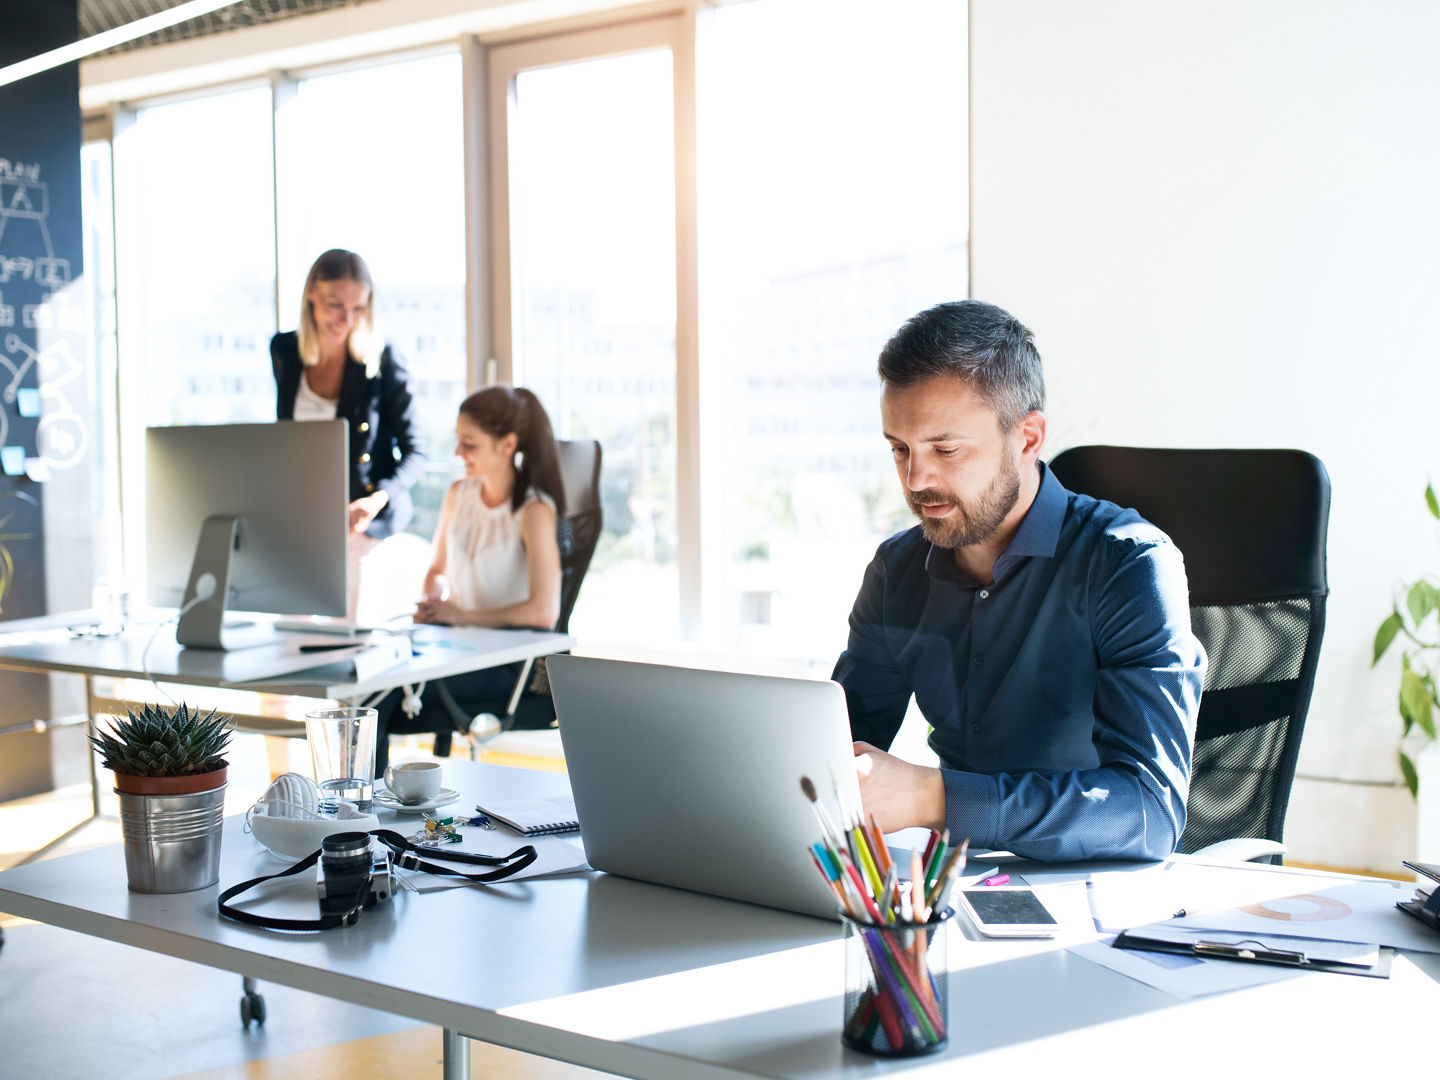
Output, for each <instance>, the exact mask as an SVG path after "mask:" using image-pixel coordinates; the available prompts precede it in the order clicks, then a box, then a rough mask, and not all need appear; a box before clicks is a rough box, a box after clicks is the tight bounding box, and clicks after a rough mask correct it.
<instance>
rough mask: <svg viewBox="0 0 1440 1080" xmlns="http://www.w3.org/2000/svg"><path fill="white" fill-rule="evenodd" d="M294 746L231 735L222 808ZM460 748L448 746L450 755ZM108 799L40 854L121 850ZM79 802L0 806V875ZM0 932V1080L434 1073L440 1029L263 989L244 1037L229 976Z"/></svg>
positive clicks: (478, 1050) (85, 791)
mask: <svg viewBox="0 0 1440 1080" xmlns="http://www.w3.org/2000/svg"><path fill="white" fill-rule="evenodd" d="M427 742H428V740H425V739H421V738H420V737H412V738H410V739H407V740H404V741H403V742H401V741H400V740H397V745H396V747H395V749H394V750H393V751H392V760H394V759H396V758H404V757H426V756H428V752H427V749H428V748H427V746H426V743H427ZM277 744H278V745H277ZM292 746H298V747H299V748H300V749H301V750H302V751H303V743H300V742H294V743H293V744H292V743H291V742H290V741H287V740H273V741H271V742H270V744H269V752H268V753H267V747H266V740H264V739H262V738H261V737H260V736H249V735H246V736H240V737H238V738H237V739H236V746H235V748H234V750H233V752H232V753H231V755H230V759H231V770H230V788H229V790H228V791H227V795H226V806H227V809H228V810H229V811H230V812H232V813H234V812H238V811H239V810H240V809H241V808H243V807H245V806H248V805H249V804H250V803H252V802H253V801H254V800H255V798H256V797H258V795H259V794H260V793H261V792H262V791H263V790H264V788H265V787H266V786H267V785H268V783H269V781H270V776H271V773H272V771H274V770H275V769H276V768H280V767H282V766H283V765H284V763H285V761H286V758H287V756H288V755H289V754H290V753H292V752H293V750H292ZM522 749H523V747H522ZM464 752H465V751H464V748H463V747H461V746H457V747H456V753H464ZM486 758H487V760H494V759H500V760H506V759H504V758H499V757H498V755H491V754H487V755H486ZM507 763H510V764H531V765H533V766H535V767H541V768H545V767H554V766H553V764H552V763H550V762H547V761H545V760H544V759H543V758H540V759H529V760H526V759H523V758H517V757H514V756H510V757H509V759H508V760H507ZM297 764H298V763H297ZM282 771H283V770H282ZM101 775H102V778H103V777H104V775H105V774H104V773H102V774H101ZM102 782H103V781H102ZM105 794H106V796H107V798H106V799H105V800H102V811H103V812H102V816H101V818H99V819H98V820H95V821H92V822H90V823H88V824H86V825H84V826H83V827H82V828H80V829H79V830H78V831H77V832H76V833H74V834H73V835H71V836H70V837H68V838H66V839H65V840H64V841H63V842H62V843H60V844H59V845H57V846H56V848H55V849H54V850H53V851H51V852H49V853H47V856H46V857H48V858H54V857H56V856H58V855H65V854H70V853H73V852H76V851H81V850H84V849H86V848H90V847H95V846H99V845H102V844H112V843H117V842H118V841H119V838H120V835H119V823H118V821H116V819H115V807H114V796H113V794H112V793H110V792H108V791H107V792H106V793H105ZM89 805H90V792H89V786H88V784H76V785H71V786H66V787H63V788H61V789H60V790H58V791H54V792H50V793H47V794H44V795H37V796H32V797H30V798H25V799H17V800H14V801H11V802H7V803H0V867H4V866H11V865H14V864H15V863H17V862H18V861H19V860H20V859H22V858H24V857H25V856H26V855H27V854H28V853H29V852H30V851H32V850H33V849H35V848H37V847H39V846H41V845H42V844H44V843H46V842H47V841H48V840H50V839H51V838H53V837H54V836H56V835H58V834H59V833H61V832H63V831H64V830H65V829H66V828H67V827H69V826H70V825H72V824H74V823H75V822H78V821H80V820H81V819H83V818H84V817H85V815H86V813H87V812H88V810H89ZM117 857H118V854H117ZM0 927H3V928H4V931H5V944H4V946H3V948H0V1047H3V1048H4V1050H3V1059H4V1061H3V1065H0V1073H3V1075H5V1076H7V1077H9V1076H14V1077H46V1078H47V1080H49V1078H54V1080H68V1078H80V1077H86V1078H89V1077H102V1076H103V1077H105V1078H106V1080H181V1078H183V1080H372V1078H373V1080H401V1078H405V1080H410V1078H416V1080H424V1078H427V1077H436V1078H438V1077H440V1075H441V1056H440V1055H441V1033H440V1029H439V1028H437V1027H431V1026H426V1025H421V1024H417V1023H416V1021H414V1020H412V1019H409V1018H407V1017H403V1016H395V1015H391V1014H388V1013H382V1012H376V1011H374V1010H372V1009H363V1008H360V1007H358V1006H352V1005H347V1004H344V1003H342V1002H337V1001H332V1000H330V999H329V998H325V997H321V996H318V995H315V994H307V993H304V992H301V991H298V990H290V989H287V988H285V987H282V986H277V985H274V984H268V983H261V984H260V986H259V990H260V992H261V993H262V994H263V995H264V997H265V1004H266V1011H267V1014H268V1019H267V1021H266V1023H265V1025H264V1026H263V1027H255V1026H252V1027H250V1028H249V1029H245V1028H242V1027H241V1024H240V1013H239V1001H240V988H241V987H240V977H239V976H238V975H235V974H232V973H230V972H224V971H217V970H214V969H212V968H207V967H204V966H202V965H199V964H192V963H189V962H186V961H183V960H175V959H172V958H170V957H166V956H160V955H157V954H155V953H150V952H146V951H144V950H141V949H133V948H130V947H128V946H125V945H118V944H114V943H112V942H107V941H102V940H100V939H97V938H91V937H86V936H84V935H81V934H77V933H73V932H71V931H67V930H60V929H56V928H55V927H50V926H44V925H40V924H36V923H32V922H28V921H26V920H22V919H16V918H13V917H11V916H8V915H5V914H0ZM470 1062H471V1075H472V1076H473V1077H475V1080H499V1078H502V1077H504V1078H509V1077H525V1078H535V1080H598V1078H599V1077H601V1076H603V1075H605V1074H602V1073H597V1072H594V1071H592V1070H589V1069H582V1068H578V1067H576V1066H571V1065H564V1064H561V1063H559V1062H553V1061H547V1060H545V1059H543V1058H536V1057H532V1056H530V1055H528V1054H520V1053H516V1052H514V1051H509V1050H504V1049H502V1048H499V1047H491V1046H486V1045H484V1044H481V1043H471V1044H470Z"/></svg>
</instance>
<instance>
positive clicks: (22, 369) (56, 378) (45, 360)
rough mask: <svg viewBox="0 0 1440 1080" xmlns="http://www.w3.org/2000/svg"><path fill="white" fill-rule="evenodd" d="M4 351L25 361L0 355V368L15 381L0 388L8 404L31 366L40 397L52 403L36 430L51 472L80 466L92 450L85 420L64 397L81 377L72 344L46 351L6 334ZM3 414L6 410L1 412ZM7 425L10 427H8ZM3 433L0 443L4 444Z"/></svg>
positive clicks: (38, 447)
mask: <svg viewBox="0 0 1440 1080" xmlns="http://www.w3.org/2000/svg"><path fill="white" fill-rule="evenodd" d="M5 350H6V352H8V353H10V354H11V356H15V357H17V358H18V356H19V355H21V354H23V356H24V359H23V360H21V361H20V362H19V363H15V362H14V361H12V359H11V357H10V356H6V355H4V354H0V365H3V366H4V367H6V368H8V369H9V370H10V373H11V376H12V378H11V379H10V382H9V384H8V385H6V386H5V387H4V388H3V389H0V399H3V400H4V401H5V402H6V403H7V404H9V403H11V402H14V401H15V399H16V397H17V396H18V395H19V392H20V382H21V380H22V379H24V377H25V375H26V373H27V372H28V371H29V370H30V368H31V367H38V368H39V377H40V396H41V397H43V398H45V400H46V401H47V402H49V403H51V406H50V407H49V408H47V409H46V410H45V412H44V415H43V416H42V417H41V418H40V423H39V425H38V426H37V427H36V430H35V449H36V451H37V453H38V454H39V456H40V457H41V458H42V459H43V460H44V461H45V463H46V464H47V465H49V466H50V467H51V468H52V469H68V468H71V467H72V466H74V465H76V464H78V463H79V462H80V460H81V458H83V457H84V456H85V451H86V449H87V448H88V447H89V433H88V431H87V429H86V425H85V418H84V417H83V416H82V415H81V414H80V413H78V412H77V411H76V410H75V408H74V407H73V406H72V405H71V404H70V399H69V397H67V396H66V394H65V386H66V384H67V383H70V382H74V381H75V380H76V379H78V378H79V377H80V375H81V369H80V361H79V360H77V359H76V358H75V354H74V353H72V352H71V351H70V343H69V342H67V341H57V342H56V343H55V344H53V345H47V346H46V347H45V348H44V349H39V350H37V349H35V348H33V347H31V345H30V343H29V342H27V341H26V340H25V339H24V338H22V337H21V336H20V335H19V334H6V335H5ZM0 415H3V410H0ZM7 426H8V425H7ZM3 435H4V433H3V432H0V442H3V441H4V439H3Z"/></svg>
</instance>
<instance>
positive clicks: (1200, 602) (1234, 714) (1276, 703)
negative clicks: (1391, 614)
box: [1050, 446, 1330, 861]
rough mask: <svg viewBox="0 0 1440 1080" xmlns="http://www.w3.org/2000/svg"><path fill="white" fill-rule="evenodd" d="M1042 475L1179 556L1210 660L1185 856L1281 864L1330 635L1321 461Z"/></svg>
mask: <svg viewBox="0 0 1440 1080" xmlns="http://www.w3.org/2000/svg"><path fill="white" fill-rule="evenodd" d="M1050 468H1051V470H1052V471H1053V472H1054V473H1055V476H1056V477H1057V478H1058V479H1059V480H1060V482H1061V483H1063V484H1064V485H1065V486H1066V487H1067V488H1069V489H1070V490H1072V491H1077V492H1083V493H1084V494H1086V495H1093V496H1095V497H1096V498H1100V499H1107V500H1109V501H1110V502H1113V503H1116V504H1118V505H1120V506H1125V507H1130V508H1132V509H1134V510H1136V511H1138V512H1139V513H1140V514H1141V515H1142V516H1143V517H1144V518H1145V519H1146V520H1148V521H1150V522H1151V523H1153V524H1154V525H1156V526H1158V527H1159V528H1161V529H1163V530H1164V531H1165V532H1166V533H1167V534H1168V535H1169V536H1170V539H1171V540H1173V541H1174V542H1175V545H1176V547H1178V548H1179V549H1180V551H1181V553H1182V554H1183V555H1184V556H1185V572H1186V574H1187V576H1188V578H1189V583H1190V618H1191V623H1192V625H1193V627H1194V630H1195V634H1196V636H1198V637H1199V638H1200V641H1201V643H1202V644H1203V645H1204V646H1205V651H1206V653H1207V654H1208V655H1209V658H1210V663H1209V668H1208V670H1207V672H1206V675H1205V690H1204V694H1203V696H1202V698H1201V701H1200V715H1199V718H1198V720H1197V722H1196V731H1195V754H1194V759H1193V764H1192V770H1191V786H1190V800H1189V804H1188V812H1187V817H1186V825H1185V833H1184V835H1183V836H1182V837H1181V839H1180V849H1181V850H1182V851H1185V852H1195V851H1198V850H1200V849H1201V848H1205V847H1208V846H1210V845H1212V844H1216V843H1217V842H1221V841H1226V840H1237V839H1238V838H1242V837H1244V838H1257V839H1260V840H1266V841H1271V842H1272V843H1271V844H1268V845H1264V844H1257V845H1247V848H1246V849H1245V850H1243V851H1242V849H1240V848H1236V847H1232V849H1231V851H1230V852H1228V853H1231V854H1239V855H1240V857H1242V858H1243V857H1247V856H1249V855H1250V854H1251V853H1264V854H1267V855H1272V856H1273V857H1274V860H1275V861H1278V858H1279V854H1280V853H1281V852H1283V851H1284V845H1283V844H1282V843H1281V837H1282V835H1283V833H1284V828H1285V809H1286V806H1287V804H1288V803H1289V801H1290V786H1291V783H1292V781H1293V780H1294V777H1295V764H1296V761H1297V759H1298V758H1299V755H1300V736H1301V734H1302V733H1303V731H1304V728H1305V713H1306V710H1307V709H1308V708H1309V705H1310V692H1311V689H1312V688H1313V686H1314V683H1315V667H1316V663H1317V661H1318V659H1319V656H1320V638H1321V635H1322V633H1323V632H1324V628H1325V598H1326V595H1327V594H1328V592H1329V588H1328V586H1327V584H1326V578H1325V536H1326V528H1327V525H1328V522H1329V518H1330V478H1329V476H1328V475H1327V474H1326V472H1325V467H1324V465H1322V464H1321V463H1320V461H1319V459H1318V458H1316V457H1314V456H1312V455H1310V454H1307V453H1305V452H1303V451H1300V450H1151V449H1141V448H1136V447H1124V446H1079V447H1075V448H1073V449H1070V450H1066V451H1064V452H1062V453H1061V454H1059V455H1057V456H1056V458H1055V460H1054V461H1052V462H1051V463H1050Z"/></svg>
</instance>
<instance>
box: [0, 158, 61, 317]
mask: <svg viewBox="0 0 1440 1080" xmlns="http://www.w3.org/2000/svg"><path fill="white" fill-rule="evenodd" d="M0 161H3V159H0ZM19 171H20V175H19V176H17V175H16V169H15V167H13V166H11V165H10V163H9V162H8V161H7V162H4V168H3V169H0V240H4V239H5V230H6V228H8V227H9V225H10V222H11V221H33V222H35V224H36V225H37V226H39V229H40V238H41V239H42V240H44V241H45V255H44V257H43V258H37V259H27V258H24V257H16V258H6V257H5V256H3V255H0V285H3V284H4V283H5V282H7V281H9V280H10V278H11V277H20V278H26V279H29V280H31V281H34V282H36V283H37V284H40V285H43V286H45V287H46V288H47V289H52V290H53V289H58V288H60V287H62V286H64V285H66V284H68V283H69V281H70V260H69V259H58V258H56V257H55V245H54V244H52V243H51V242H50V226H49V223H48V222H47V220H46V219H47V218H48V217H49V216H50V186H49V185H48V184H46V183H44V182H43V181H41V180H40V179H39V178H38V177H39V175H40V169H39V166H32V167H31V168H30V169H28V170H27V169H26V168H25V167H24V166H20V167H19ZM26 325H30V324H29V323H27V324H26Z"/></svg>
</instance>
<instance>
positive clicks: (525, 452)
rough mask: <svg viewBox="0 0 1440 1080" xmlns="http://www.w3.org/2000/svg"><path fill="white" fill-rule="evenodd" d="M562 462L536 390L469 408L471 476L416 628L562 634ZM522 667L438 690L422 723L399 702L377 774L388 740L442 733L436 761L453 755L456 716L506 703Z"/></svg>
mask: <svg viewBox="0 0 1440 1080" xmlns="http://www.w3.org/2000/svg"><path fill="white" fill-rule="evenodd" d="M558 453H559V452H558V450H557V448H556V446H555V436H554V435H553V434H552V432H551V428H550V418H549V416H547V415H546V413H545V409H544V407H543V406H542V405H541V404H540V401H539V399H538V398H536V397H535V395H534V394H532V393H531V392H530V391H529V390H525V389H521V388H515V389H512V388H510V387H508V386H492V387H489V388H487V389H485V390H481V391H479V392H477V393H474V394H471V395H470V396H469V397H468V398H466V399H465V400H464V401H463V402H462V403H461V405H460V415H459V417H458V418H457V419H456V422H455V455H456V456H457V457H458V458H460V460H461V461H462V462H464V465H465V476H464V477H463V478H462V479H460V480H456V481H455V482H454V483H453V484H451V485H450V490H449V491H448V492H446V494H445V503H444V506H443V507H442V508H441V510H440V521H439V524H438V525H437V526H436V528H435V549H434V550H435V555H434V558H433V560H432V561H431V564H430V569H429V571H428V572H427V573H426V575H425V587H424V592H425V596H424V599H422V600H421V601H420V602H419V603H418V604H417V605H416V608H415V621H416V622H417V623H438V624H442V625H446V626H514V627H529V628H531V629H539V630H550V629H553V628H554V626H555V620H556V619H557V618H558V617H559V614H560V548H559V545H558V544H557V542H556V539H555V525H556V522H557V520H558V519H559V517H560V516H561V515H563V514H564V513H565V492H564V488H563V486H562V483H561V479H560V465H559V456H558ZM520 668H521V665H520V664H518V663H517V664H509V665H506V666H504V667H497V668H486V669H484V670H481V671H474V672H468V673H466V674H464V675H453V676H451V677H449V678H447V679H444V680H442V681H441V683H440V684H439V685H438V686H437V685H436V684H433V683H432V684H431V686H430V687H428V688H427V689H426V690H425V692H424V694H423V696H422V704H421V708H420V710H419V712H418V713H417V714H416V715H414V716H407V715H406V714H405V712H404V711H403V710H402V708H401V702H402V700H403V697H404V692H403V691H399V690H397V691H395V692H394V693H392V694H391V695H390V696H389V697H387V698H386V699H385V700H384V701H383V702H381V704H380V706H379V713H380V716H379V727H380V731H379V737H378V738H377V740H376V747H375V770H376V775H377V776H378V775H380V774H381V773H383V772H384V770H385V765H386V762H387V759H388V753H387V746H386V742H387V736H388V734H390V733H407V732H419V731H434V732H437V733H439V734H437V737H436V752H437V753H441V754H444V753H448V748H449V741H450V739H449V734H450V732H451V731H453V730H454V727H455V725H454V720H455V716H454V712H455V710H457V709H458V711H459V713H460V715H461V716H462V717H463V718H464V719H466V720H468V718H469V716H470V715H471V714H472V712H474V711H479V705H480V703H483V702H493V701H495V700H497V699H499V700H504V699H505V698H506V697H508V696H509V694H510V692H511V690H512V689H513V688H514V686H515V680H516V679H517V678H519V675H520ZM447 699H448V700H447ZM467 710H470V711H467Z"/></svg>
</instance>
